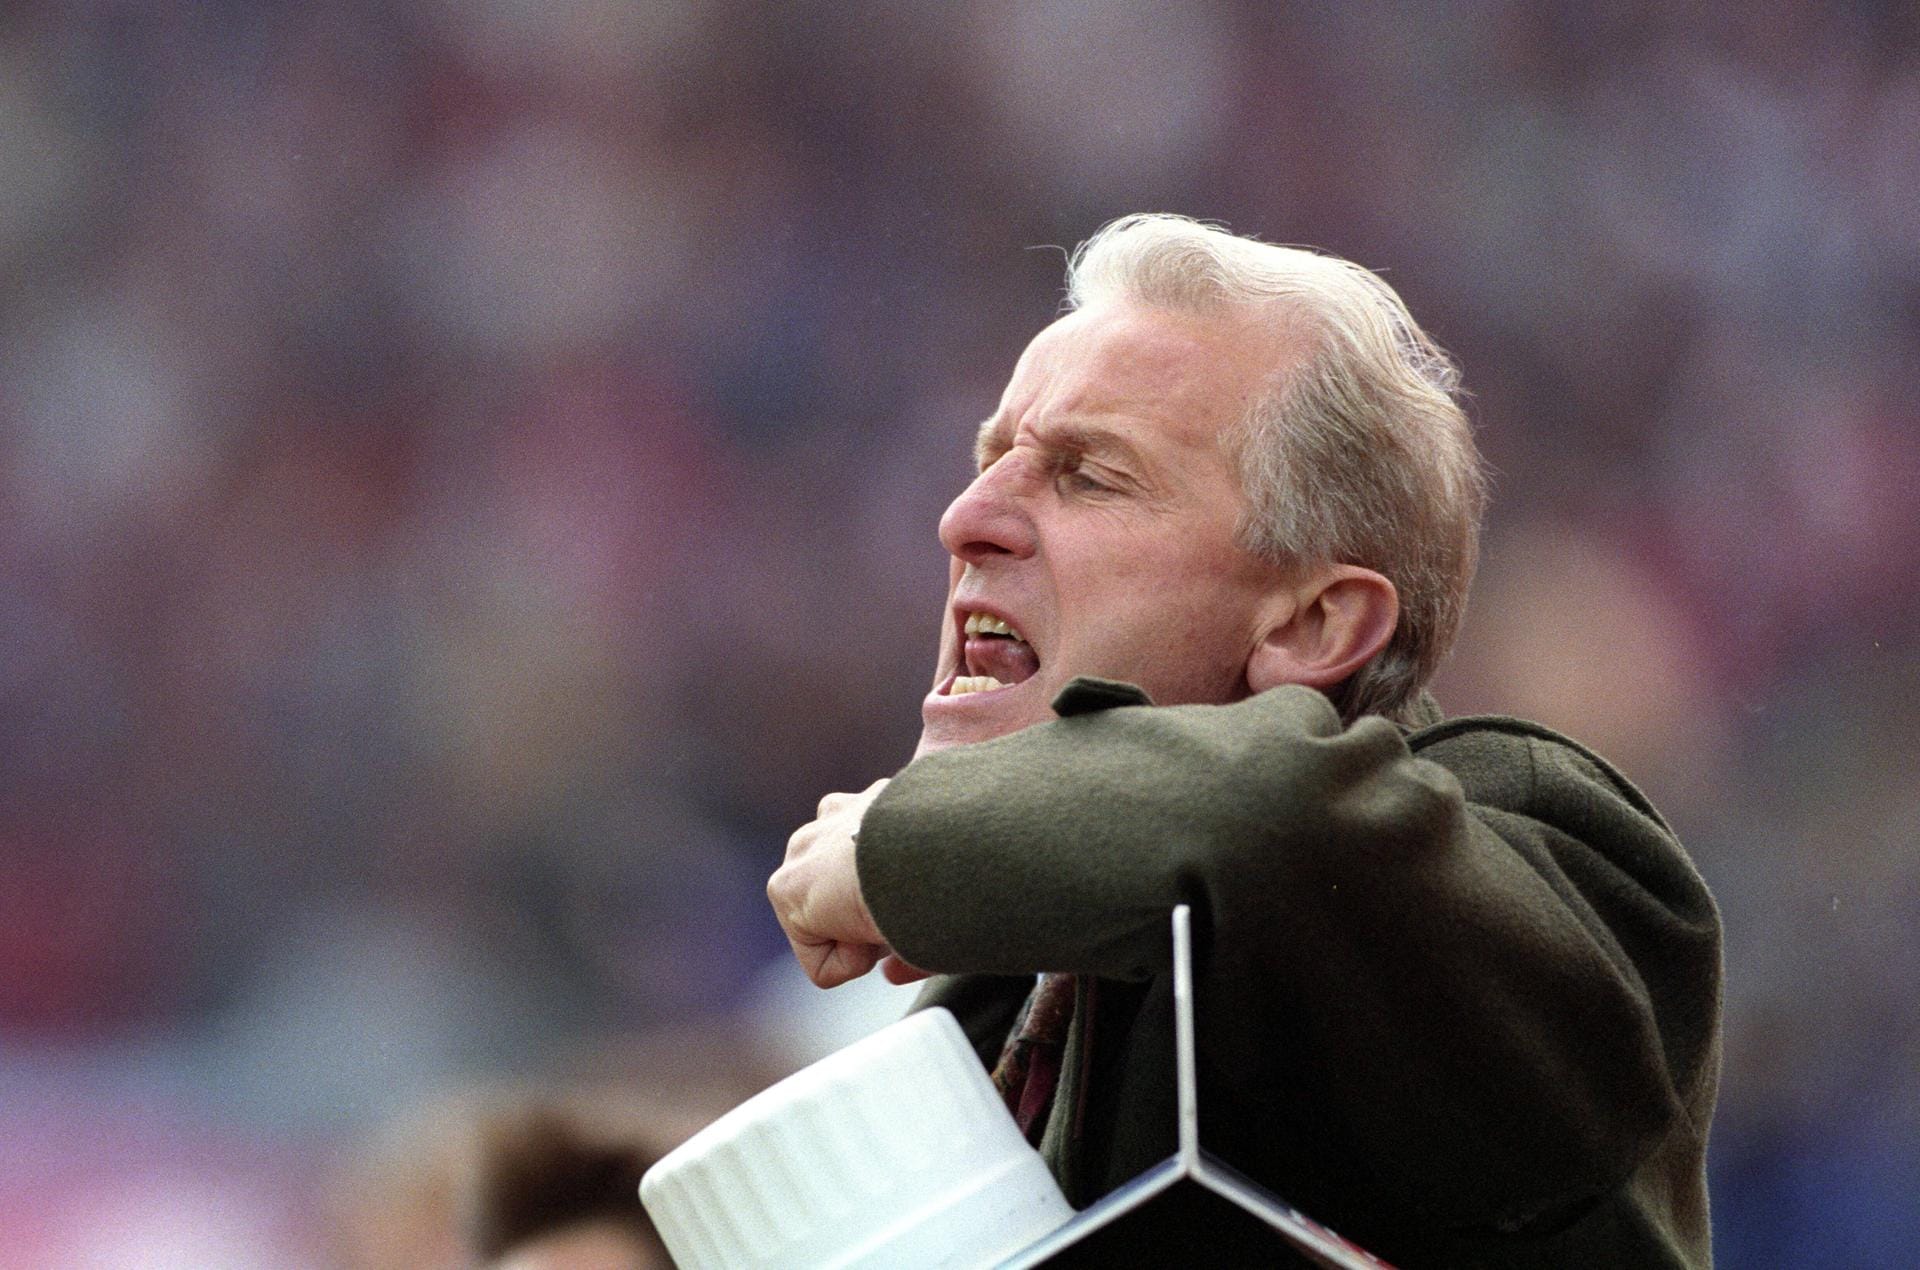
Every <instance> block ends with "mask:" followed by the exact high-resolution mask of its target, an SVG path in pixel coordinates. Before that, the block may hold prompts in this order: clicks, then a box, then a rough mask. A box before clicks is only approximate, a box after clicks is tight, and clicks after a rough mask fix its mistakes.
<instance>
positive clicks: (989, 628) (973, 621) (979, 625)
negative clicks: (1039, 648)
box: [967, 613, 1025, 643]
mask: <svg viewBox="0 0 1920 1270" xmlns="http://www.w3.org/2000/svg"><path fill="white" fill-rule="evenodd" d="M967 634H969V635H1011V636H1012V637H1013V638H1014V639H1018V640H1021V642H1023V643H1024V642H1025V640H1024V639H1023V638H1022V636H1021V634H1020V632H1019V631H1016V630H1014V629H1013V628H1012V627H1011V626H1008V625H1007V624H1006V623H1005V622H1003V621H1001V620H1000V619H999V618H997V617H994V616H992V615H991V614H988V613H969V614H967Z"/></svg>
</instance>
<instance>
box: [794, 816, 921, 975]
mask: <svg viewBox="0 0 1920 1270" xmlns="http://www.w3.org/2000/svg"><path fill="white" fill-rule="evenodd" d="M886 787H887V782H886V781H884V780H879V781H875V782H874V783H873V784H871V785H869V786H867V787H866V788H865V789H864V790H862V791H861V792H859V793H857V794H828V795H827V796H826V797H825V798H822V799H821V800H820V808H819V812H818V813H817V815H816V816H815V817H814V819H813V820H811V821H808V822H807V823H806V824H804V825H802V826H800V827H799V828H798V829H796V830H794V832H793V836H792V837H791V838H789V839H787V858H786V860H785V861H784V862H783V863H782V864H781V865H780V867H779V868H778V869H776V870H774V874H773V876H772V877H771V878H769V879H768V880H767V899H768V900H769V901H770V902H771V903H772V904H773V912H774V916H775V917H778V918H779V919H780V926H781V929H783V930H784V931H786V933H787V942H788V943H789V944H791V945H793V955H794V956H795V957H796V958H798V959H799V961H800V966H801V968H802V969H804V970H805V971H806V972H807V977H808V978H809V979H811V980H813V981H814V982H815V983H817V984H819V985H820V986H821V987H823V988H831V987H835V986H837V985H839V984H842V983H846V982H847V981H848V980H850V979H858V978H859V977H860V976H861V975H864V974H866V973H867V972H868V971H870V970H872V969H873V968H874V967H875V966H876V965H881V964H882V963H883V962H884V963H885V964H884V965H883V966H882V973H884V974H885V975H886V977H887V978H888V979H889V980H891V981H892V982H894V983H911V982H912V981H913V980H915V979H922V978H925V977H926V973H925V972H924V971H921V970H916V969H915V968H914V967H912V966H909V965H908V964H907V963H906V962H904V961H901V960H900V959H899V958H898V957H896V956H894V955H893V950H892V949H890V948H889V947H887V941H886V937H885V936H884V935H882V934H881V933H880V928H879V927H878V926H876V925H874V921H873V914H872V913H871V912H869V911H868V910H867V902H866V900H865V898H863V897H862V896H861V894H860V874H859V872H858V870H857V869H856V867H855V839H856V837H857V835H858V833H859V830H860V819H861V817H863V816H865V815H866V814H867V808H868V806H869V805H871V804H872V802H873V800H874V799H875V798H877V797H878V796H879V794H880V791H881V790H883V789H885V788H886Z"/></svg>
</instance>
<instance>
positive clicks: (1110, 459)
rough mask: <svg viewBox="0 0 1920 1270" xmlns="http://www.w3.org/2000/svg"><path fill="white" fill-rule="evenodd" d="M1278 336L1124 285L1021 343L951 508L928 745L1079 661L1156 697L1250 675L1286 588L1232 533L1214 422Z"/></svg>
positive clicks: (1002, 709)
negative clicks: (1130, 291)
mask: <svg viewBox="0 0 1920 1270" xmlns="http://www.w3.org/2000/svg"><path fill="white" fill-rule="evenodd" d="M1278 338H1279V337H1278V336H1276V335H1274V334H1273V333H1272V332H1271V331H1256V330H1254V329H1252V328H1251V327H1249V326H1247V325H1245V324H1243V323H1240V322H1237V321H1234V320H1231V319H1223V318H1214V317H1201V316H1196V315H1191V314H1184V313H1176V312H1171V311H1164V310H1158V309H1148V308H1143V307H1137V306H1134V305H1126V304H1114V305H1102V306H1095V307H1091V308H1086V309H1082V310H1079V311H1077V312H1075V313H1071V314H1069V315H1068V316H1066V317H1064V318H1062V319H1060V320H1059V321H1058V322H1055V323H1054V324H1053V325H1052V326H1050V327H1048V328H1047V329H1046V330H1044V331H1042V332H1041V333H1040V335H1039V336H1038V337H1037V338H1035V339H1034V341H1033V343H1032V344H1030V345H1028V347H1027V351H1026V352H1025V354H1024V355H1022V357H1021V358H1020V363H1019V365H1018V366H1017V367H1016V368H1015V369H1014V373H1013V379H1012V382H1010V383H1009V384H1008V385H1007V390H1006V393H1005V395H1004V396H1002V398H1001V400H1000V408H999V410H998V411H997V412H996V413H995V414H994V416H993V418H991V419H989V420H988V421H987V422H986V423H985V424H984V425H982V427H981V432H980V446H979V468H980V471H979V475H978V476H977V477H975V478H974V480H973V483H972V484H970V485H969V486H968V487H967V488H966V490H965V491H964V492H963V493H962V494H961V495H960V497H958V498H957V499H955V500H954V501H953V504H952V506H950V507H948V508H947V512H946V515H945V516H943V517H942V518H941V520H940V541H941V542H942V543H943V544H944V545H945V546H946V548H947V550H948V552H949V553H951V555H952V557H953V559H952V567H951V580H950V582H949V585H948V588H947V612H946V626H945V628H944V632H943V634H942V637H941V642H940V660H939V666H938V669H937V671H936V674H935V682H934V688H933V691H932V693H931V694H929V695H928V697H927V699H926V702H925V703H924V705H923V706H922V709H921V717H922V720H923V723H924V727H923V729H922V732H921V738H920V749H919V752H920V753H923V754H924V753H928V752H930V751H933V750H939V749H945V748H947V747H949V746H953V745H964V744H967V743H970V742H973V741H981V740H986V739H988V738H990V737H996V736H1004V735H1006V734H1007V733H1009V732H1015V731H1018V730H1019V729H1021V728H1024V727H1027V726H1028V725H1030V724H1033V723H1040V722H1044V721H1046V720H1048V719H1051V718H1053V711H1052V709H1051V707H1050V703H1051V702H1052V700H1053V698H1054V695H1055V694H1056V693H1058V692H1059V691H1060V689H1061V687H1062V686H1064V685H1065V684H1066V682H1067V681H1068V680H1069V679H1072V678H1073V677H1074V676H1075V675H1099V676H1102V677H1104V678H1108V679H1122V680H1126V681H1128V682H1130V683H1135V684H1138V685H1140V686H1141V687H1142V688H1144V689H1146V691H1147V692H1148V693H1149V694H1150V695H1151V696H1152V697H1153V699H1154V701H1155V702H1157V703H1159V704H1162V705H1173V704H1180V703H1187V702H1226V701H1234V700H1238V699H1239V698H1241V697H1244V696H1245V695H1247V684H1246V665H1247V659H1248V657H1249V655H1250V654H1251V653H1252V651H1253V649H1254V647H1255V645H1256V644H1257V643H1258V641H1259V640H1260V638H1261V636H1262V635H1263V634H1264V633H1265V631H1266V629H1267V628H1268V626H1269V624H1270V623H1271V621H1272V619H1273V618H1274V616H1275V614H1276V611H1277V608H1276V606H1283V605H1284V604H1285V603H1287V597H1286V593H1285V587H1284V582H1285V579H1284V578H1283V577H1282V576H1281V574H1280V571H1279V570H1278V569H1276V568H1274V567H1273V566H1271V565H1268V564H1266V563H1264V562H1262V561H1260V560H1258V559H1256V558H1255V557H1254V556H1252V555H1251V554H1250V553H1248V552H1246V551H1243V550H1242V549H1241V548H1240V547H1239V546H1238V545H1236V543H1235V541H1234V534H1235V529H1236V528H1237V526H1238V524H1239V520H1240V514H1241V510H1242V507H1243V506H1244V496H1243V495H1242V493H1241V488H1240V481H1239V477H1238V474H1237V472H1236V471H1235V470H1234V466H1233V464H1232V462H1231V460H1230V457H1229V455H1228V453H1227V452H1226V450H1225V448H1224V447H1223V446H1222V445H1221V444H1220V430H1221V429H1222V428H1223V427H1225V426H1227V425H1228V424H1230V423H1232V422H1233V421H1234V420H1236V419H1238V418H1240V417H1241V415H1243V414H1244V413H1245V411H1246V409H1247V407H1248V405H1249V403H1250V402H1251V401H1252V399H1253V398H1254V397H1255V396H1256V395H1257V394H1259V393H1260V392H1261V391H1262V389H1263V388H1264V387H1265V386H1266V383H1267V380H1268V376H1269V374H1270V373H1271V370H1272V368H1273V365H1274V361H1273V358H1274V352H1275V349H1276V347H1278V345H1277V340H1278ZM982 620H984V621H985V622H986V623H987V627H986V629H981V628H980V623H981V621H982ZM1002 624H1004V627H1005V628H1011V630H1012V631H1013V632H1016V633H1017V635H1018V638H1017V639H1016V638H1010V637H1008V636H1007V635H1006V634H1004V633H996V632H1000V631H1002V629H1003V628H1002ZM970 628H971V629H970Z"/></svg>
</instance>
